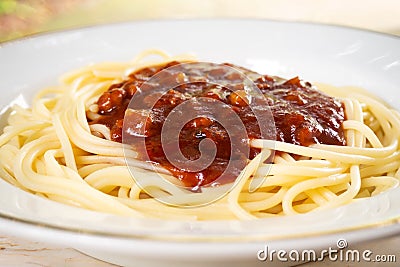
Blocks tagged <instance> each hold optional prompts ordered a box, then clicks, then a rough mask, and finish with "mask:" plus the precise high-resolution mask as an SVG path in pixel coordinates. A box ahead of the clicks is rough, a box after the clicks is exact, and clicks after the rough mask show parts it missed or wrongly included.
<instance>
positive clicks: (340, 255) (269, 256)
mask: <svg viewBox="0 0 400 267" xmlns="http://www.w3.org/2000/svg"><path fill="white" fill-rule="evenodd" d="M257 259H258V260H259V261H270V262H272V261H281V262H309V261H323V260H328V261H332V262H335V261H340V262H382V263H387V262H396V255H392V254H386V255H384V254H374V253H373V251H371V250H369V249H366V250H357V249H348V244H347V241H346V240H345V239H339V240H338V241H337V242H336V247H329V248H327V249H323V250H321V251H320V250H313V249H305V250H296V249H292V250H290V251H287V250H274V249H270V248H269V247H268V245H265V246H264V248H263V249H260V250H259V251H258V252H257Z"/></svg>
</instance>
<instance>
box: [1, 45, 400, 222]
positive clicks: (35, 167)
mask: <svg viewBox="0 0 400 267" xmlns="http://www.w3.org/2000/svg"><path fill="white" fill-rule="evenodd" d="M149 55H159V56H161V57H162V60H158V61H154V62H153V61H150V60H148V56H149ZM171 61H179V62H193V61H196V60H195V59H194V58H192V57H189V56H178V57H170V56H168V55H166V54H164V53H162V52H159V51H146V52H144V53H142V54H140V55H139V56H138V57H137V58H136V59H135V60H133V61H132V62H129V63H125V64H124V63H103V64H95V65H91V66H89V67H86V68H83V69H79V70H77V71H74V72H71V73H68V74H67V75H65V76H63V77H62V84H61V85H60V86H56V87H50V88H46V89H43V90H42V91H40V92H39V93H38V94H37V95H36V97H35V98H34V99H33V104H32V107H31V108H28V109H25V108H22V107H19V106H13V107H12V112H11V113H10V115H9V116H8V118H7V126H6V127H5V128H4V130H3V134H2V135H1V136H0V146H1V147H0V176H1V177H2V178H3V179H4V180H6V181H8V182H9V183H11V184H13V185H15V186H17V187H20V188H22V189H23V190H25V191H27V192H31V193H33V194H37V195H38V196H41V197H45V198H48V199H51V200H54V201H58V202H62V203H66V204H69V205H74V206H77V207H82V208H86V209H91V210H96V211H100V212H107V213H114V214H119V215H126V216H135V217H156V218H162V219H179V220H222V219H223V220H231V219H232V220H236V219H240V220H244V219H255V218H263V217H269V216H278V215H294V214H298V213H307V212H311V211H314V210H321V209H327V208H333V207H337V206H340V205H344V204H347V203H350V202H352V201H357V199H360V198H365V197H373V196H374V195H376V194H379V193H381V192H383V191H386V190H389V189H390V188H394V187H397V186H398V184H399V179H400V170H399V168H400V150H399V145H398V142H399V137H400V114H399V112H398V111H396V110H393V109H391V108H390V107H388V106H387V105H385V104H384V103H382V102H381V101H380V100H378V99H377V98H375V97H374V96H371V95H370V94H369V93H367V92H365V91H364V90H361V89H357V88H336V87H332V86H328V85H322V84H321V85H320V86H319V89H321V90H322V91H324V92H325V93H326V94H328V95H329V96H332V97H336V98H338V99H340V100H341V103H343V104H344V111H345V119H344V121H343V123H342V124H341V127H342V129H343V131H344V138H345V140H344V141H345V143H346V145H343V144H323V143H314V144H307V145H308V146H303V145H300V144H292V143H288V142H284V141H285V140H281V141H276V140H267V139H258V138H252V139H251V141H250V146H251V149H253V150H256V151H258V152H257V153H256V154H254V156H253V157H251V159H248V160H247V164H246V166H245V167H244V168H243V169H242V170H241V172H240V174H238V177H236V180H235V181H232V183H235V186H234V187H232V190H229V192H228V193H227V194H226V195H224V196H223V197H221V198H219V199H218V200H217V201H215V202H213V203H210V204H209V205H203V206H199V207H196V208H192V209H182V208H179V207H175V206H169V205H165V204H163V203H162V202H168V201H167V200H168V198H170V197H172V196H173V197H174V198H177V199H178V200H177V201H178V202H180V203H196V202H199V201H200V202H201V198H202V197H203V196H204V195H206V194H214V193H215V192H214V191H213V190H212V189H209V188H207V187H205V188H203V190H202V192H199V193H193V192H190V193H189V192H187V190H183V189H179V188H177V187H176V186H174V185H173V184H171V183H169V182H168V180H176V178H175V177H173V175H172V174H171V172H170V171H168V169H164V168H162V166H159V165H157V166H154V164H152V163H151V162H147V161H143V160H141V158H140V153H139V151H136V150H135V149H134V148H133V147H131V146H128V145H126V144H122V143H119V142H115V140H112V139H113V138H112V129H110V127H107V125H105V124H101V123H90V122H93V121H96V120H98V119H99V118H100V115H99V114H98V108H99V107H98V99H99V97H100V96H101V95H102V94H103V93H104V92H106V91H107V90H108V89H109V88H110V86H112V85H113V84H118V83H121V82H123V81H124V80H126V79H127V77H128V76H129V74H131V73H133V72H135V71H136V70H140V69H142V68H144V67H147V66H153V65H160V64H165V63H167V62H171ZM272 150H275V151H276V152H277V153H276V155H275V156H274V158H273V161H271V160H267V159H269V155H270V152H271V151H272ZM127 164H128V165H129V166H130V167H129V168H134V170H135V172H134V173H135V175H143V177H146V179H145V183H141V184H138V183H137V182H136V179H132V176H131V172H130V171H129V168H128V166H127ZM155 167H156V168H157V172H158V173H156V172H155V171H154V168H155ZM159 173H162V175H163V176H164V177H166V179H165V180H160V179H159V176H158V175H159ZM253 183H257V184H258V186H257V188H256V189H254V190H252V189H251V187H252V184H253ZM224 186H227V185H221V186H220V187H221V188H223V187H224ZM149 195H151V196H156V198H153V197H149ZM159 200H162V201H161V202H160V201H159Z"/></svg>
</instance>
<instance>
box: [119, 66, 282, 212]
mask: <svg viewBox="0 0 400 267" xmlns="http://www.w3.org/2000/svg"><path fill="white" fill-rule="evenodd" d="M205 78H206V79H205ZM240 112H246V115H243V114H244V113H242V114H241V113H240ZM246 116H247V117H246ZM244 117H246V119H247V120H248V121H247V123H249V125H250V126H251V127H252V129H253V130H254V129H255V131H257V133H258V134H259V137H260V138H263V139H270V140H271V139H275V132H276V129H275V124H274V120H273V116H272V113H271V111H270V109H269V105H268V101H267V99H266V98H265V97H264V95H263V94H262V92H261V91H260V90H259V89H258V87H257V86H256V85H255V84H254V83H253V82H252V80H251V79H249V78H248V77H247V76H246V75H245V74H243V73H242V72H241V71H238V70H237V69H235V68H233V67H230V66H228V65H222V64H213V63H204V62H196V63H183V64H177V65H174V66H171V67H169V68H167V69H165V70H162V71H160V72H158V73H157V74H156V75H154V76H152V77H151V78H150V79H149V80H148V81H146V82H145V83H144V84H143V85H142V86H141V87H140V88H139V90H137V92H136V93H135V94H134V96H133V97H132V99H131V101H130V103H129V105H128V109H127V112H126V114H125V117H124V125H123V143H124V144H126V145H128V146H133V147H134V149H135V150H136V151H138V152H139V153H140V157H141V158H140V161H137V160H132V159H129V158H127V157H126V159H127V163H128V166H129V170H130V172H131V174H132V177H133V178H134V179H135V181H136V183H137V185H138V186H139V187H141V188H142V189H143V190H144V191H145V192H146V193H147V194H148V195H150V196H152V197H153V198H156V199H158V200H159V201H161V202H163V203H166V204H168V205H173V206H180V207H193V206H200V205H205V204H208V203H211V202H213V201H215V200H217V199H219V198H221V197H223V196H224V195H226V194H227V193H228V192H229V191H230V190H231V189H232V188H233V186H234V185H235V184H237V182H238V181H235V178H236V177H238V175H239V173H240V171H242V170H243V169H244V168H245V166H246V165H247V163H248V159H249V157H250V152H251V151H250V147H249V135H248V128H246V127H249V126H248V125H245V124H244V121H243V118H244ZM143 161H147V162H149V161H153V162H158V163H159V164H160V165H161V166H167V169H169V171H172V172H173V171H174V170H176V172H175V174H177V175H178V176H179V179H178V178H176V177H172V176H171V175H170V173H168V172H166V171H165V169H163V168H159V165H157V164H153V165H151V164H147V165H146V164H143ZM144 168H147V169H149V170H150V171H145V170H144ZM215 170H217V172H216V171H215ZM216 174H218V175H217V176H215V175H216ZM257 183H259V184H256V185H254V184H252V185H251V187H252V188H253V189H254V188H257V187H258V186H259V185H261V183H262V181H260V180H259V182H257Z"/></svg>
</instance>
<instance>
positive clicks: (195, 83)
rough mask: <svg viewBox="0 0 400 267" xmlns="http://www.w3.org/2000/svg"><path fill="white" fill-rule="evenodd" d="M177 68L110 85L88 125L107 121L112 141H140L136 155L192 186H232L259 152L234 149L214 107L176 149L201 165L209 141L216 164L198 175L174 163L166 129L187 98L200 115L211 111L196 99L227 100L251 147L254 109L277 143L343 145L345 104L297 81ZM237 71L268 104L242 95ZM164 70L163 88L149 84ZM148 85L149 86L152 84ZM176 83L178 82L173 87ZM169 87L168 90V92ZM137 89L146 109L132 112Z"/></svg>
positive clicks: (255, 134) (256, 131)
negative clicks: (264, 115)
mask: <svg viewBox="0 0 400 267" xmlns="http://www.w3.org/2000/svg"><path fill="white" fill-rule="evenodd" d="M178 64H179V62H170V63H167V64H164V65H158V66H153V67H147V68H143V69H140V70H137V71H135V72H134V73H132V74H131V75H130V76H129V79H127V80H126V81H123V82H121V83H119V84H114V85H112V86H111V87H110V88H109V89H108V91H106V92H104V93H103V95H102V96H101V97H100V98H99V99H98V102H97V104H98V108H99V110H98V114H99V115H100V117H99V118H98V119H96V120H94V121H89V123H91V124H95V123H100V124H105V125H106V126H107V127H109V128H110V130H111V139H112V140H114V141H116V142H122V136H123V134H124V138H126V137H127V136H128V138H127V139H125V140H124V142H125V143H126V141H127V140H128V139H129V143H130V144H132V145H133V146H135V140H136V141H138V140H142V141H144V142H145V150H146V151H142V150H140V149H139V150H138V152H139V154H140V155H141V157H142V159H145V160H150V161H152V162H154V163H157V164H160V165H161V166H163V167H164V168H166V169H168V170H169V171H170V172H171V173H172V174H173V175H174V176H175V177H177V178H178V179H179V180H180V181H181V182H183V184H184V185H185V186H188V187H192V188H198V187H199V186H203V185H208V186H210V185H218V184H221V183H225V182H229V181H232V180H233V179H235V178H236V177H237V175H238V174H239V173H240V171H241V170H242V169H243V167H244V166H245V162H246V159H247V158H250V159H251V158H254V157H255V155H257V153H258V152H259V151H258V150H256V149H253V148H249V149H248V151H249V152H248V153H247V154H246V153H243V152H242V151H235V150H233V151H231V141H230V138H232V136H229V134H228V132H227V130H226V129H225V128H224V127H223V126H222V125H221V124H220V123H219V122H218V121H217V120H216V119H213V116H212V112H213V111H212V110H209V111H207V110H202V112H205V113H207V112H209V113H210V114H211V116H200V117H196V118H194V119H192V120H190V121H189V122H188V123H186V124H185V125H184V126H183V127H182V128H181V129H180V132H179V148H180V151H181V153H182V154H183V155H184V156H185V158H187V159H189V160H196V159H199V158H200V157H201V153H200V150H199V144H200V142H201V141H202V140H203V139H204V138H209V139H211V140H212V141H213V142H214V143H215V145H216V155H215V158H214V160H213V161H212V163H211V164H210V165H209V166H208V167H207V168H205V169H203V170H201V171H195V172H193V171H188V170H186V169H180V168H177V167H176V166H174V165H173V164H171V163H170V162H169V160H168V159H167V155H172V154H174V153H175V152H176V151H175V150H174V148H172V147H171V149H169V148H168V144H169V143H168V142H167V143H166V144H165V143H164V144H163V145H164V147H163V146H162V144H161V131H162V127H163V125H164V122H165V120H166V118H167V117H168V115H170V113H171V112H172V111H173V110H174V109H175V108H176V107H178V106H179V105H180V104H182V103H184V102H185V101H192V102H190V103H194V104H192V106H193V107H192V108H193V109H196V108H197V109H199V110H200V109H206V106H205V105H201V104H198V106H196V103H197V102H196V101H193V100H194V99H199V98H201V99H203V100H204V99H206V100H205V101H207V99H209V101H210V102H213V101H219V102H222V103H223V104H224V105H225V106H226V107H227V108H229V111H230V112H232V111H233V112H235V113H236V114H237V115H238V117H239V118H240V120H241V121H242V123H243V125H244V127H245V130H246V133H247V137H248V138H247V139H246V140H241V141H240V142H243V144H244V145H246V146H248V144H249V140H250V139H253V138H261V137H262V135H261V132H260V127H259V124H258V120H257V116H256V115H255V114H254V112H252V110H254V108H256V109H260V110H263V109H264V110H268V111H270V112H271V114H272V116H273V121H274V122H275V125H273V122H272V124H271V125H268V127H270V128H272V127H275V128H274V129H275V131H274V137H273V138H275V139H276V140H278V141H283V142H287V143H292V144H297V145H302V146H309V145H311V144H319V143H321V144H332V145H345V139H344V133H343V129H342V122H343V120H344V109H343V105H342V103H341V102H339V101H338V100H336V99H334V98H332V97H330V96H327V95H326V94H324V93H322V92H320V91H318V90H317V89H315V88H314V87H312V86H311V84H309V83H308V82H303V81H302V80H300V79H299V78H298V77H295V78H292V79H290V80H283V79H281V78H277V77H271V76H268V75H261V74H258V73H256V72H253V71H251V70H248V69H245V68H242V67H239V66H235V65H232V64H220V65H218V64H214V65H212V66H211V67H210V66H207V67H204V68H198V67H197V68H196V69H194V70H189V71H191V73H192V75H190V76H189V75H186V74H185V71H183V70H184V69H179V68H176V66H178ZM172 66H175V67H172ZM227 66H228V68H227ZM169 67H172V68H169ZM188 67H190V66H188ZM188 67H184V68H188ZM168 68H169V69H168ZM233 68H234V69H236V70H238V71H239V72H240V73H243V74H244V75H246V76H247V77H248V78H249V79H251V80H252V81H253V82H254V84H255V85H256V86H257V88H258V89H259V91H260V92H261V94H262V95H263V97H264V99H265V100H266V101H264V102H262V101H257V98H256V97H253V98H252V96H250V95H248V94H247V93H246V90H244V89H245V88H244V87H245V85H244V82H243V78H242V77H241V76H243V74H242V75H240V74H238V72H237V71H235V70H234V69H233ZM162 70H163V71H162ZM186 70H187V69H186ZM160 71H162V72H161V73H162V74H163V79H162V83H163V84H162V85H161V84H151V82H152V81H153V79H152V80H150V78H151V77H152V76H153V75H155V74H158V73H160ZM155 77H156V76H155ZM149 80H150V82H149V84H150V85H148V84H147V83H148V81H149ZM210 81H213V82H210ZM215 81H218V82H219V84H216V83H215ZM153 83H154V82H153ZM156 83H157V82H156ZM176 84H179V85H178V86H175V85H176ZM221 84H222V85H221ZM166 87H171V88H169V89H168V90H165V88H166ZM159 88H164V89H162V90H161V89H159ZM136 92H140V93H141V94H143V95H142V98H141V100H140V103H141V105H142V107H132V106H129V108H128V105H129V102H130V101H131V99H132V97H133V96H134V94H135V93H136ZM135 97H136V95H135ZM250 103H251V105H250ZM258 103H259V104H258ZM147 108H148V110H147ZM149 111H150V112H149ZM219 112H220V113H223V112H226V115H225V117H228V118H229V117H232V114H230V113H229V112H228V109H225V108H222V109H220V111H219ZM219 115H221V114H219ZM124 116H125V117H124ZM221 116H224V115H221ZM124 120H125V122H124ZM124 123H125V125H124ZM267 123H270V122H267ZM123 131H125V132H124V133H123ZM233 138H234V136H233ZM145 155H146V156H145ZM229 161H231V162H232V161H233V162H234V164H233V169H232V170H231V171H230V174H229V177H227V178H225V179H223V180H222V181H221V180H218V181H217V182H216V179H217V178H218V177H220V175H221V174H222V173H223V172H224V171H225V170H226V168H227V166H228V163H229Z"/></svg>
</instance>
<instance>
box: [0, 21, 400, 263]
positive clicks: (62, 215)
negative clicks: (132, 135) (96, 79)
mask: <svg viewBox="0 0 400 267" xmlns="http://www.w3.org/2000/svg"><path fill="white" fill-rule="evenodd" d="M0 46H1V47H0V73H1V79H0V88H1V93H2V97H1V98H0V107H6V106H7V105H9V103H10V102H11V101H12V100H15V99H17V100H16V101H19V102H24V101H26V102H27V103H29V100H30V98H31V97H32V95H33V94H34V93H35V92H36V91H37V90H38V89H39V88H42V87H43V86H46V85H52V84H55V83H56V82H57V78H58V77H59V76H60V75H61V74H63V73H64V72H66V71H68V70H71V69H74V68H78V67H81V66H85V65H87V64H89V63H93V62H102V61H126V60H129V59H131V58H132V57H133V56H134V55H136V54H137V53H139V52H140V51H142V50H145V49H148V48H159V49H163V50H165V51H168V52H169V53H171V54H179V53H187V52H190V53H193V54H195V55H197V56H198V57H199V59H201V60H205V61H213V62H232V63H237V64H239V65H243V66H245V67H249V68H251V69H254V70H257V71H260V72H262V73H266V74H271V75H279V76H282V77H287V78H289V77H291V76H296V75H300V76H301V77H303V78H305V79H307V80H310V81H319V82H324V83H330V84H333V85H355V86H361V87H364V88H366V89H368V90H370V91H371V92H373V93H375V94H377V95H379V96H381V97H382V98H383V99H385V100H386V101H387V102H388V103H390V104H391V105H392V106H394V107H395V108H397V109H400V102H399V99H398V87H399V85H400V39H399V38H396V37H393V36H388V35H382V34H377V33H372V32H364V31H359V30H354V29H348V28H339V27H332V26H323V25H315V24H299V23H284V22H273V21H264V20H189V21H152V22H150V21H148V22H131V23H123V24H115V25H105V26H97V27H92V28H85V29H79V30H72V31H65V32H59V33H53V34H47V35H41V36H35V37H31V38H27V39H23V40H19V41H15V42H11V43H6V44H2V45H1V44H0ZM0 216H1V217H0V231H1V232H3V234H12V235H18V236H23V237H25V238H32V239H35V240H41V241H46V242H51V243H57V244H62V245H67V246H72V247H75V248H78V249H80V250H81V251H84V252H86V253H88V254H90V255H94V256H96V257H98V258H101V259H105V260H108V261H111V262H114V263H119V264H124V265H129V264H133V263H135V264H138V263H139V262H140V263H147V264H150V263H151V264H154V265H155V266H157V265H158V266H159V264H160V263H162V264H163V265H169V264H171V265H173V266H178V265H182V266H185V265H186V264H188V263H190V264H191V265H194V264H198V265H202V264H204V263H206V262H207V263H208V264H209V265H218V264H222V263H224V264H230V266H243V265H244V264H261V265H265V262H258V261H257V255H256V254H257V252H258V251H259V250H260V249H263V248H264V245H268V247H269V248H270V249H274V248H282V249H286V250H291V249H307V248H308V249H310V248H313V249H324V248H327V247H328V246H333V247H334V246H335V243H336V241H337V240H338V239H339V238H346V239H347V241H348V242H349V243H350V244H355V243H357V242H361V241H365V240H369V239H373V238H378V237H385V236H388V235H393V234H396V233H400V224H399V219H400V189H399V188H398V189H395V190H391V191H388V192H386V193H383V194H380V195H378V196H376V197H373V198H369V199H364V200H360V201H356V202H354V203H352V204H350V205H347V206H343V207H340V208H336V209H333V210H329V211H322V212H318V213H311V214H307V215H299V216H291V217H289V216H288V217H280V218H271V219H265V220H258V221H246V222H165V221H157V220H138V219H132V218H129V219H128V218H124V217H119V216H114V215H109V214H101V213H97V212H91V211H87V210H82V209H78V208H74V207H70V206H65V205H63V204H59V203H55V202H52V201H48V200H45V199H41V198H39V197H36V196H33V195H31V194H28V193H26V192H23V191H21V190H19V189H18V188H14V187H13V186H11V185H9V184H7V183H5V182H4V181H2V180H0Z"/></svg>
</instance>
